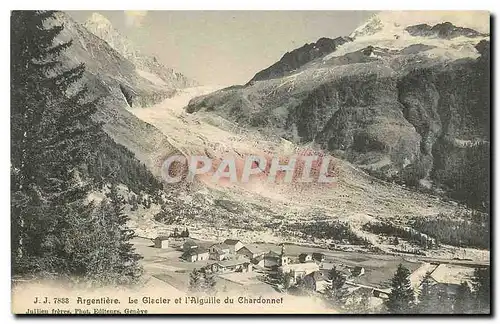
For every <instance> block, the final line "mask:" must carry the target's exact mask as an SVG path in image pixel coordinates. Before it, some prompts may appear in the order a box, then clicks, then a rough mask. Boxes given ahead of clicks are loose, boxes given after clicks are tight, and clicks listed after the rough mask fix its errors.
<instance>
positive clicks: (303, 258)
mask: <svg viewBox="0 0 500 324" xmlns="http://www.w3.org/2000/svg"><path fill="white" fill-rule="evenodd" d="M311 261H312V254H310V253H301V254H299V262H300V263H306V262H311Z"/></svg>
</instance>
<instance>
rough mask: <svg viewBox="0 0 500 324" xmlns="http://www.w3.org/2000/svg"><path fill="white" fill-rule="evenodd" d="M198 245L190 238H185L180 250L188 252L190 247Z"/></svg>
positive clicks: (193, 247)
mask: <svg viewBox="0 0 500 324" xmlns="http://www.w3.org/2000/svg"><path fill="white" fill-rule="evenodd" d="M198 246H199V244H198V243H196V242H195V241H193V240H191V239H187V240H186V241H185V242H184V244H183V245H182V250H183V251H184V252H188V251H190V250H191V249H195V248H197V247H198Z"/></svg>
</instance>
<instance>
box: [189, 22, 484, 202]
mask: <svg viewBox="0 0 500 324" xmlns="http://www.w3.org/2000/svg"><path fill="white" fill-rule="evenodd" d="M370 21H371V23H368V24H365V25H364V26H362V28H359V29H358V30H357V32H355V33H353V35H354V36H355V37H356V38H355V39H354V41H352V42H347V43H344V44H342V45H339V46H336V47H335V48H334V49H333V50H332V52H330V53H328V54H323V55H321V56H320V57H318V58H315V59H312V60H311V61H308V62H307V63H306V64H302V65H300V66H298V65H297V66H295V69H294V72H293V73H290V71H288V73H285V74H283V75H282V76H281V77H279V74H280V73H278V72H273V73H270V72H269V71H282V70H280V69H279V68H278V67H283V66H285V65H284V64H283V63H280V62H281V61H280V62H278V63H276V64H274V65H273V66H271V67H269V68H268V69H265V70H263V71H262V72H259V73H257V74H256V76H255V77H254V78H253V79H252V80H253V82H250V83H249V84H247V85H246V86H244V87H236V88H234V87H233V88H228V89H224V90H220V91H218V92H216V93H213V94H211V95H207V96H204V97H199V98H195V99H193V100H192V101H191V102H190V104H189V106H188V107H187V111H188V112H195V111H198V110H213V111H215V112H216V113H218V114H221V115H223V116H225V117H228V118H231V119H233V120H235V121H237V122H238V123H240V124H243V125H249V126H252V127H258V128H260V129H266V130H271V131H272V132H273V133H275V134H278V135H279V136H282V137H285V138H287V139H290V140H293V141H295V142H299V143H310V142H313V143H315V144H317V145H319V146H321V147H323V148H327V149H328V150H330V152H332V153H333V154H336V155H337V156H339V157H342V158H344V159H347V160H349V161H351V162H353V163H355V164H357V165H358V166H360V167H362V168H364V169H365V170H367V171H369V172H371V173H373V174H376V175H378V176H380V177H382V178H389V179H393V180H396V181H402V182H406V183H410V184H415V185H422V186H425V187H432V188H439V190H442V189H444V190H446V191H448V192H449V193H452V194H453V195H454V196H455V197H458V196H460V195H461V192H463V191H464V190H466V189H464V188H469V189H471V188H476V189H475V190H476V191H477V189H478V188H479V187H481V186H483V187H484V183H485V182H483V183H481V182H480V181H483V180H479V179H477V177H476V179H470V178H469V179H466V178H467V177H466V173H467V172H468V171H467V168H469V167H470V165H471V161H470V156H471V154H470V151H471V150H477V147H484V146H485V145H486V146H487V145H489V144H488V143H489V137H490V130H489V118H490V102H489V93H490V90H489V89H490V88H489V87H490V79H489V39H488V37H487V36H485V33H480V32H476V31H474V30H472V31H471V29H470V28H461V27H456V26H454V25H452V26H450V25H449V24H447V23H446V22H445V23H443V24H437V25H435V26H434V27H431V28H430V30H432V33H430V34H429V33H427V32H425V35H424V36H425V37H422V36H423V35H422V34H419V35H418V36H417V37H416V36H412V33H414V32H415V30H416V29H415V26H414V25H411V26H409V25H405V23H404V21H403V22H401V21H400V22H397V23H396V22H394V21H391V22H390V26H387V24H388V23H387V22H386V21H384V20H383V19H381V18H379V17H378V18H377V17H375V18H373V19H371V20H370ZM483 21H484V23H485V24H488V23H489V21H488V20H487V19H483ZM419 26H420V27H418V28H417V29H421V30H427V29H426V28H427V27H425V26H424V27H422V26H423V25H419ZM436 26H438V27H436ZM409 27H411V28H409ZM421 27H422V28H421ZM408 29H409V30H410V31H411V32H409V31H408ZM387 30H389V31H390V33H389V32H387ZM393 33H396V34H393ZM398 33H400V34H398ZM464 33H465V34H464ZM460 36H466V37H460ZM296 51H298V50H296ZM294 52H295V51H293V52H291V53H294ZM282 60H283V59H282ZM266 76H267V77H266ZM479 151H480V152H482V154H483V157H482V159H481V161H476V162H477V163H479V164H481V168H480V169H478V170H477V172H478V173H479V174H480V175H481V179H487V176H488V172H489V171H488V170H487V166H486V161H487V160H489V154H487V153H486V152H487V149H480V150H479ZM477 163H476V164H477ZM457 170H460V172H459V175H457ZM483 171H484V172H483ZM483 175H484V177H483ZM457 177H458V178H460V180H457ZM478 181H479V182H478ZM469 189H467V190H469ZM483 193H484V191H483ZM459 198H463V197H459ZM474 199H475V200H476V202H478V203H479V204H482V203H483V201H484V200H487V199H486V198H485V197H482V198H478V197H475V198H474Z"/></svg>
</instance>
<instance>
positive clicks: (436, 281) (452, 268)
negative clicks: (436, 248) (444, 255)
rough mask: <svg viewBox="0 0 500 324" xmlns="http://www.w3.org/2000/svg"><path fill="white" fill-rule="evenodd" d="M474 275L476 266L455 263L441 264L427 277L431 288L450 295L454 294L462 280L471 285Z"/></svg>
mask: <svg viewBox="0 0 500 324" xmlns="http://www.w3.org/2000/svg"><path fill="white" fill-rule="evenodd" d="M473 277H474V268H473V267H467V266H459V265H453V264H444V263H442V264H440V265H439V266H437V267H436V268H435V269H434V271H432V272H431V273H430V275H429V276H428V277H427V278H426V279H425V280H428V283H429V284H430V287H431V290H433V291H444V292H446V294H447V295H448V296H454V295H455V294H456V293H457V290H458V288H459V287H460V284H461V283H462V282H466V283H468V284H469V285H470V282H471V279H472V278H473Z"/></svg>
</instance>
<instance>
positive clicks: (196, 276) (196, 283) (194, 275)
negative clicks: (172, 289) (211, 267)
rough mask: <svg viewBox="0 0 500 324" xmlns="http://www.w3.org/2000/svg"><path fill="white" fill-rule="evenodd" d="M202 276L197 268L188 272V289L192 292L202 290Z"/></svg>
mask: <svg viewBox="0 0 500 324" xmlns="http://www.w3.org/2000/svg"><path fill="white" fill-rule="evenodd" d="M202 285H203V278H202V275H201V272H200V271H199V270H198V269H194V270H193V271H191V273H190V274H189V290H190V291H192V292H199V291H201V290H202Z"/></svg>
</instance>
